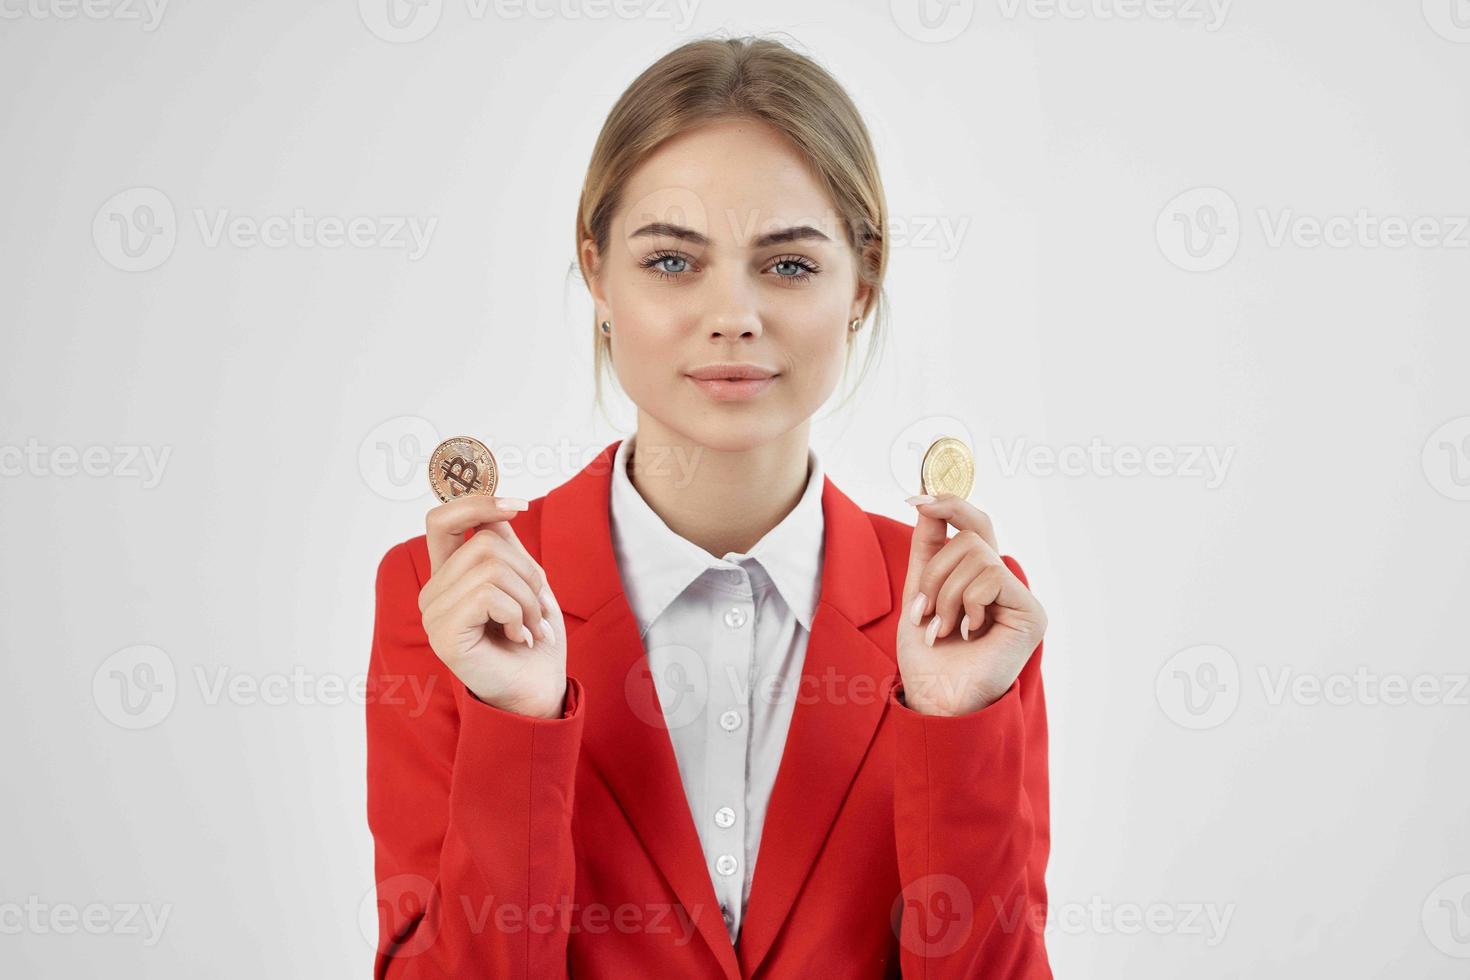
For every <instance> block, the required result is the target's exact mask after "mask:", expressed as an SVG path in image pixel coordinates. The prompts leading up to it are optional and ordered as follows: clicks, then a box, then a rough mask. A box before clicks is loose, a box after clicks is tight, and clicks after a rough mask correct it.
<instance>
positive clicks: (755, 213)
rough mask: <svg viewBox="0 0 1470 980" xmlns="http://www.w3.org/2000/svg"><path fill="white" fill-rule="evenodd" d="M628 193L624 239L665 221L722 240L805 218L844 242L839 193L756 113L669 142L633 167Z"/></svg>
mask: <svg viewBox="0 0 1470 980" xmlns="http://www.w3.org/2000/svg"><path fill="white" fill-rule="evenodd" d="M623 200H624V202H625V203H624V204H623V205H622V206H621V207H620V208H619V217H618V220H617V222H616V225H617V227H618V229H619V231H620V233H621V235H622V236H623V237H624V238H626V237H628V236H629V235H631V234H632V233H633V232H635V231H637V230H638V229H639V228H641V227H643V226H644V225H646V224H648V223H650V222H654V221H664V222H669V223H671V224H678V225H682V226H684V227H686V228H691V229H693V230H694V231H697V232H699V233H701V234H703V235H705V236H706V237H708V238H709V239H710V240H711V241H712V242H714V243H715V244H716V245H717V246H718V245H721V244H726V245H735V246H743V245H745V244H746V243H747V242H749V241H750V240H751V239H753V238H755V237H756V236H757V235H760V234H761V233H763V232H769V231H775V230H777V229H781V228H789V227H792V226H797V225H811V226H812V227H814V228H817V229H819V230H820V231H822V232H823V233H824V234H826V235H827V237H828V238H830V239H832V241H834V242H840V241H842V236H841V235H840V234H839V229H840V227H841V225H840V223H839V219H838V215H837V213H836V209H835V208H834V207H833V204H832V201H831V198H829V197H828V195H827V192H826V190H825V189H824V188H823V186H822V184H821V182H820V181H819V179H818V178H817V176H816V175H815V174H814V173H813V172H812V170H811V169H810V167H809V166H808V165H807V163H806V161H805V159H804V158H803V157H802V155H801V153H800V151H798V150H797V149H796V147H795V146H793V145H792V144H791V142H790V141H789V140H788V139H787V138H786V137H785V136H784V135H782V134H781V133H780V132H779V131H778V130H776V129H775V128H773V127H771V126H770V125H769V124H767V123H763V122H761V121H759V120H754V119H725V120H719V121H717V122H711V123H707V124H705V125H703V126H700V127H698V128H696V129H693V130H690V131H689V132H686V133H681V134H679V135H678V136H675V137H673V138H672V139H669V140H667V141H665V142H664V143H662V144H661V145H660V146H659V147H658V148H657V149H656V150H655V151H654V152H653V153H651V154H650V155H649V156H648V157H647V158H646V159H645V160H644V161H643V163H642V164H640V165H639V167H638V169H637V170H635V171H634V172H633V175H632V177H631V178H630V179H629V181H628V185H627V188H626V190H625V192H624V195H623Z"/></svg>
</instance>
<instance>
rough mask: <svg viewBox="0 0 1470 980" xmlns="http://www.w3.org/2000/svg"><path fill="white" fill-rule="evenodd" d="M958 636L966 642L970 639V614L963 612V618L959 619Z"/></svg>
mask: <svg viewBox="0 0 1470 980" xmlns="http://www.w3.org/2000/svg"><path fill="white" fill-rule="evenodd" d="M960 637H961V639H963V640H965V641H966V642H968V641H969V639H970V614H969V613H965V618H964V619H962V620H960Z"/></svg>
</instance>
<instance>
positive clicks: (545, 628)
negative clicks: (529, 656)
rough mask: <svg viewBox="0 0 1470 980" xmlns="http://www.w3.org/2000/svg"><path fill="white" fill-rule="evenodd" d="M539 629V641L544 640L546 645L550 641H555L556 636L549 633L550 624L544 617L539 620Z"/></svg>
mask: <svg viewBox="0 0 1470 980" xmlns="http://www.w3.org/2000/svg"><path fill="white" fill-rule="evenodd" d="M539 629H540V631H541V639H543V640H545V641H546V642H547V643H550V642H551V641H552V640H554V639H556V634H555V633H553V632H552V631H551V622H550V621H549V620H547V619H546V618H545V617H544V616H543V617H542V619H541V626H540V627H539Z"/></svg>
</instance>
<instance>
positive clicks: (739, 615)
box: [725, 606, 745, 630]
mask: <svg viewBox="0 0 1470 980" xmlns="http://www.w3.org/2000/svg"><path fill="white" fill-rule="evenodd" d="M725 625H726V626H728V627H730V628H731V629H732V630H738V629H739V628H740V627H742V626H744V625H745V610H743V609H740V608H738V607H736V606H731V607H730V608H729V609H727V610H726V611H725Z"/></svg>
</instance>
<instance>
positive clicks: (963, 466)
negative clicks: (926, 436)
mask: <svg viewBox="0 0 1470 980" xmlns="http://www.w3.org/2000/svg"><path fill="white" fill-rule="evenodd" d="M919 481H920V485H921V486H922V487H923V488H924V492H925V493H927V494H930V495H931V496H934V495H938V494H941V493H952V494H954V495H955V496H956V497H961V498H966V497H969V496H970V491H971V490H972V489H974V487H975V457H974V455H973V454H971V452H970V447H969V446H967V445H965V444H964V443H963V442H961V441H960V440H958V439H954V438H951V437H949V436H945V437H943V438H942V439H936V440H934V443H933V444H932V445H930V447H929V448H928V450H927V451H926V452H925V453H924V465H923V467H922V470H921V473H920V477H919Z"/></svg>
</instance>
